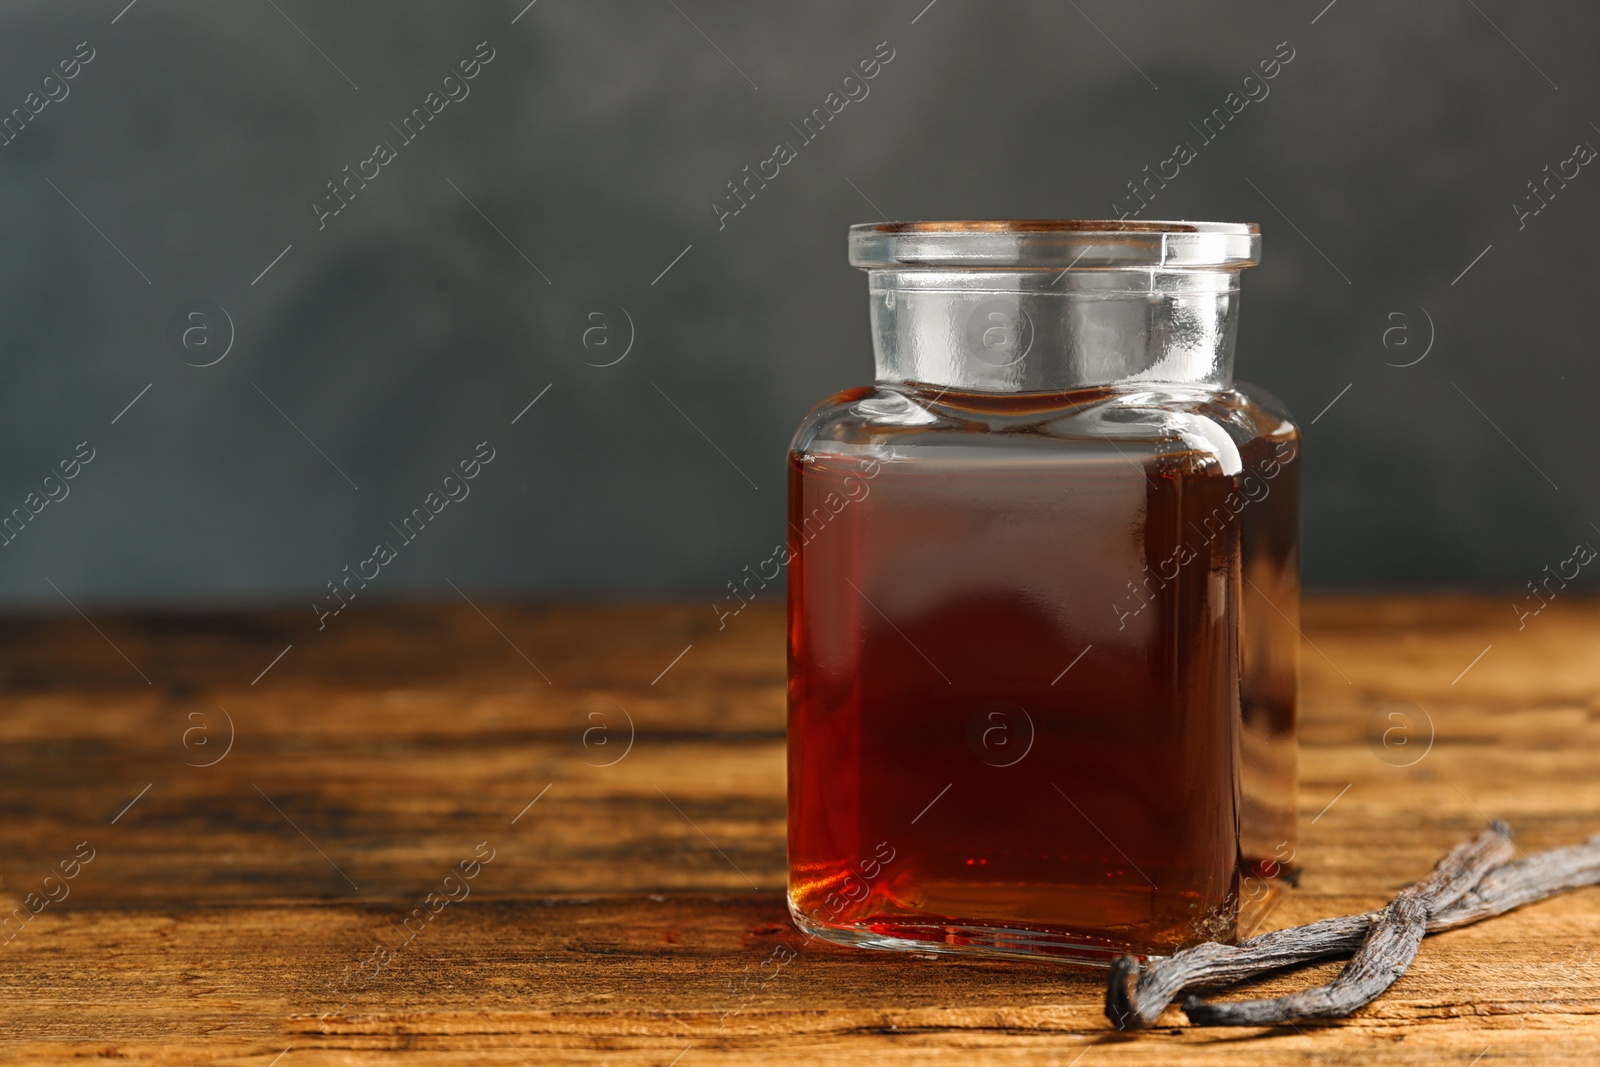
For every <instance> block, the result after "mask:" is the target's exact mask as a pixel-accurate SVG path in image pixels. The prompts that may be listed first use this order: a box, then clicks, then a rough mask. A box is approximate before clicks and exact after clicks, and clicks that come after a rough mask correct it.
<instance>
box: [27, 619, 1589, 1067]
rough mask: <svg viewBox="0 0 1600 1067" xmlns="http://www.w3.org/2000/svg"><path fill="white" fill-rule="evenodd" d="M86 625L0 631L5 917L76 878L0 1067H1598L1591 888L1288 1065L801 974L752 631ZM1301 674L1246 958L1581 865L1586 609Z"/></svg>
mask: <svg viewBox="0 0 1600 1067" xmlns="http://www.w3.org/2000/svg"><path fill="white" fill-rule="evenodd" d="M480 609H481V613H480ZM90 616H91V618H92V619H93V624H94V627H98V629H99V631H100V632H99V633H97V632H96V630H95V629H94V628H93V627H91V625H90V624H89V623H88V622H87V621H86V620H85V619H83V618H80V617H79V616H77V615H70V616H49V617H10V618H7V619H5V620H0V692H3V695H4V705H3V707H4V712H3V714H0V878H3V882H0V904H3V909H0V911H3V912H4V913H6V914H14V913H13V911H12V909H14V908H17V907H22V908H23V912H22V914H23V915H27V914H30V912H29V911H28V908H27V905H26V904H25V899H26V895H27V894H29V893H36V894H41V896H36V897H34V902H35V904H37V903H38V901H39V900H40V899H42V893H43V891H44V888H45V887H46V883H45V882H44V878H45V876H46V875H49V874H50V873H51V872H52V871H57V872H58V873H59V865H60V864H61V863H62V862H63V861H69V862H70V861H71V859H72V857H73V855H74V850H75V849H76V848H77V847H78V846H79V843H80V842H89V843H90V847H92V848H93V850H94V858H93V859H92V860H91V861H90V862H88V863H86V864H82V865H81V866H80V867H79V868H78V870H77V874H76V877H74V878H72V879H71V880H70V881H56V882H53V883H50V885H51V886H52V887H54V888H53V889H52V891H53V892H54V893H55V894H56V895H58V896H59V895H60V888H61V887H62V886H63V885H64V886H65V888H66V889H67V890H68V894H67V895H66V896H65V897H64V898H63V899H60V900H58V901H52V902H50V903H48V904H47V905H45V906H44V908H43V910H42V911H39V912H38V914H37V915H35V916H34V917H33V918H32V919H31V921H28V922H26V923H25V924H19V923H18V921H17V920H13V921H14V933H15V936H13V937H11V939H10V940H9V941H5V938H6V936H8V935H7V934H6V933H4V932H0V942H3V943H0V1062H6V1063H69V1062H82V1061H84V1060H86V1059H100V1058H106V1059H111V1060H118V1061H120V1060H121V1059H128V1060H132V1061H135V1062H148V1063H163V1064H167V1063H171V1064H200V1063H226V1064H261V1065H266V1064H270V1063H273V1062H274V1057H278V1056H280V1055H281V1056H282V1058H281V1059H279V1060H277V1062H278V1063H279V1064H280V1065H281V1067H294V1065H303V1064H333V1063H339V1064H346V1063H368V1062H379V1061H381V1060H383V1059H385V1058H398V1059H403V1060H404V1062H410V1063H417V1064H433V1063H441V1064H442V1063H449V1064H456V1063H461V1064H465V1063H490V1064H523V1063H532V1064H540V1065H543V1064H547V1063H588V1064H598V1063H608V1064H619V1065H646V1064H655V1065H666V1064H669V1063H672V1062H674V1057H680V1058H678V1059H677V1060H676V1062H677V1063H678V1064H679V1065H680V1067H697V1065H699V1064H706V1063H713V1062H716V1063H729V1064H733V1063H757V1062H758V1063H773V1064H789V1063H793V1064H801V1063H804V1064H808V1065H815V1064H816V1063H819V1062H822V1063H841V1064H855V1063H863V1064H864V1063H871V1064H873V1065H874V1067H882V1065H887V1064H893V1063H908V1064H909V1063H949V1064H957V1063H961V1064H969V1063H975V1062H982V1063H997V1064H1013V1063H1015V1064H1023V1063H1043V1064H1062V1065H1067V1064H1071V1063H1074V1062H1081V1063H1082V1064H1083V1065H1084V1067H1093V1065H1094V1064H1096V1063H1102V1062H1105V1063H1109V1062H1125V1063H1130V1064H1171V1063H1187V1062H1196V1063H1210V1062H1216V1063H1223V1062H1227V1063H1230V1064H1231V1063H1242V1064H1254V1063H1259V1064H1273V1065H1281V1064H1300V1063H1304V1064H1317V1063H1375V1062H1383V1063H1460V1064H1469V1063H1474V1062H1476V1063H1477V1064H1480V1065H1483V1067H1489V1065H1494V1064H1504V1063H1522V1062H1528V1063H1532V1062H1538V1063H1541V1064H1548V1063H1564V1062H1572V1063H1589V1062H1595V1061H1597V1060H1600V890H1592V889H1591V890H1583V891H1580V892H1577V893H1573V894H1569V895H1567V896H1564V897H1562V898H1559V899H1556V900H1552V901H1549V902H1546V903H1543V904H1539V905H1536V906H1533V907H1531V908H1528V909H1525V910H1524V911H1521V912H1518V913H1516V914H1513V915H1511V916H1507V917H1505V918H1502V919H1497V920H1492V921H1490V922H1488V923H1485V924H1483V925H1480V926H1476V927H1472V928H1468V929H1464V930H1459V931H1455V932H1452V933H1448V934H1444V935H1440V936H1438V937H1434V938H1430V939H1429V940H1428V941H1427V942H1426V943H1424V945H1423V947H1422V951H1421V953H1420V954H1419V956H1418V958H1417V961H1416V963H1415V964H1414V965H1413V967H1412V969H1411V971H1410V972H1409V973H1408V974H1407V975H1406V976H1405V977H1404V978H1403V979H1401V981H1400V982H1399V983H1398V984H1397V985H1396V986H1395V988H1394V989H1393V990H1392V991H1391V992H1390V993H1389V994H1388V995H1386V996H1385V997H1383V998H1382V999H1380V1000H1379V1001H1378V1002H1377V1003H1376V1004H1374V1005H1372V1006H1371V1007H1369V1008H1367V1009H1365V1010H1364V1011H1362V1012H1361V1013H1359V1014H1358V1015H1357V1016H1356V1017H1355V1018H1352V1019H1350V1020H1346V1021H1342V1022H1339V1023H1334V1024H1328V1025H1321V1026H1314V1027H1313V1026H1302V1027H1301V1028H1300V1029H1299V1030H1294V1029H1286V1030H1284V1031H1281V1032H1279V1031H1260V1030H1232V1029H1223V1030H1216V1031H1211V1030H1198V1029H1193V1028H1190V1027H1188V1026H1186V1025H1185V1024H1184V1023H1183V1020H1182V1016H1181V1014H1180V1013H1179V1012H1177V1011H1176V1010H1171V1011H1169V1013H1168V1014H1167V1015H1166V1016H1164V1017H1163V1020H1162V1022H1163V1024H1164V1025H1163V1027H1162V1028H1159V1029H1156V1030H1154V1031H1150V1032H1146V1033H1142V1034H1137V1035H1123V1034H1116V1033H1112V1032H1110V1031H1108V1029H1107V1027H1106V1024H1105V1020H1104V1018H1103V1017H1102V1016H1101V1013H1100V1001H1101V995H1102V982H1103V975H1102V973H1100V972H1093V971H1082V970H1077V969H1073V968H1068V967H1061V966H1054V965H1045V964H1039V965H1025V964H1016V963H1008V962H984V961H975V962H951V961H947V960H942V961H933V960H925V959H918V958H902V957H900V956H897V955H893V954H884V953H869V952H865V951H852V950H847V949H842V948H835V947H831V946H824V945H818V944H812V943H807V942H806V941H805V940H804V938H802V937H801V936H800V935H799V934H798V933H796V931H795V930H794V929H793V927H791V926H790V925H789V922H788V919H787V916H786V914H785V911H784V905H783V894H782V885H783V878H784V867H783V822H784V762H783V723H784V676H783V670H784V664H783V621H782V615H781V612H780V611H779V610H777V609H776V608H775V607H774V606H770V605H755V606H752V607H751V608H749V609H747V610H746V611H745V612H743V613H742V614H741V615H739V616H738V617H736V618H734V619H730V620H729V623H728V626H727V628H726V629H724V630H720V631H719V630H718V629H717V626H716V621H715V618H714V616H713V615H712V613H711V611H710V610H709V609H707V608H704V607H694V606H691V607H684V606H671V605H655V606H649V605H625V606H624V605H618V606H584V607H530V606H527V605H507V604H499V603H488V602H479V603H477V604H476V606H473V605H471V604H468V603H465V602H462V601H460V600H458V601H456V602H455V603H446V604H438V605H421V606H418V605H409V606H408V605H383V604H364V605H357V606H354V607H352V608H351V609H350V610H348V611H346V612H345V613H344V614H343V615H342V616H340V617H338V618H335V619H332V620H330V621H329V624H328V626H327V628H326V630H322V631H318V630H317V629H316V627H315V623H314V621H312V620H310V619H309V612H305V611H292V612H287V611H277V610H259V611H248V612H246V611H238V612H219V613H205V614H186V615H171V614H167V615H158V614H135V613H124V614H114V613H99V612H91V613H90ZM1306 636H1307V638H1308V641H1307V644H1306V645H1305V646H1304V648H1303V661H1302V662H1303V678H1304V687H1305V691H1304V706H1303V715H1304V726H1303V729H1302V767H1303V775H1302V789H1301V798H1300V799H1301V810H1302V813H1303V817H1302V842H1301V848H1300V859H1301V861H1302V863H1303V865H1304V879H1303V882H1302V885H1301V888H1300V889H1299V890H1296V891H1293V892H1291V893H1288V894H1286V895H1285V897H1284V898H1283V900H1282V901H1281V903H1280V904H1279V905H1278V907H1277V908H1276V910H1275V911H1273V912H1272V914H1271V915H1270V916H1269V917H1268V919H1267V925H1268V926H1273V927H1275V926H1284V925H1290V924H1292V923H1297V922H1304V921H1308V920H1311V919H1314V918H1318V917H1321V916H1324V915H1330V914H1334V913H1343V912H1350V911H1356V910H1361V909H1366V908H1371V907H1374V906H1376V905H1379V904H1381V903H1382V902H1383V901H1384V900H1385V899H1387V898H1388V897H1389V896H1390V895H1391V894H1392V893H1393V891H1394V890H1395V889H1396V888H1398V887H1399V886H1401V885H1404V884H1406V883H1407V882H1410V881H1413V880H1415V879H1416V878H1418V877H1420V876H1421V875H1422V874H1424V873H1425V872H1426V871H1427V870H1428V868H1429V867H1430V866H1431V864H1432V863H1433V861H1434V860H1435V859H1437V857H1438V856H1439V855H1440V854H1441V853H1442V852H1443V851H1444V850H1445V849H1446V848H1448V847H1449V846H1450V845H1452V844H1454V843H1455V842H1456V841H1458V840H1460V839H1462V838H1465V837H1467V836H1469V835H1470V834H1471V833H1472V832H1474V831H1475V830H1477V829H1478V828H1479V827H1481V825H1482V824H1483V823H1484V821H1485V820H1486V819H1487V818H1489V817H1499V818H1505V819H1507V820H1508V821H1510V822H1511V824H1512V826H1513V827H1514V828H1515V829H1516V831H1517V833H1518V842H1519V844H1520V845H1521V846H1522V847H1523V848H1524V849H1527V850H1533V849H1537V848H1544V847H1550V846H1554V845H1558V844H1565V843H1570V842H1575V841H1578V840H1581V839H1583V838H1585V837H1587V836H1588V835H1590V834H1592V833H1595V832H1596V831H1600V640H1597V639H1600V605H1597V604H1594V603H1587V602H1582V601H1576V600H1572V601H1559V602H1557V603H1555V604H1553V605H1551V606H1550V607H1549V608H1547V609H1546V610H1545V611H1544V612H1543V614H1541V615H1540V616H1538V617H1536V618H1533V619H1530V620H1529V621H1528V625H1527V627H1526V629H1524V630H1520V631H1519V630H1518V629H1517V628H1516V624H1515V618H1514V616H1513V613H1512V611H1511V609H1510V607H1509V606H1508V605H1507V604H1506V603H1503V602H1499V601H1495V602H1486V601H1473V600H1462V599H1339V600H1321V601H1313V602H1312V603H1311V604H1309V605H1308V610H1307V612H1306ZM290 645H292V648H290V650H289V651H288V652H287V653H286V654H285V655H284V656H283V658H282V659H281V660H278V661H277V662H276V663H275V664H274V665H273V666H272V667H271V669H270V670H268V671H267V672H266V673H265V675H263V676H261V677H260V679H259V681H255V682H254V684H252V680H254V679H256V678H257V676H258V675H260V674H261V672H262V670H263V668H266V667H267V666H268V664H269V663H271V662H272V661H273V658H274V657H275V656H277V655H278V653H279V652H281V651H282V650H283V649H284V648H285V646H290ZM1485 646H1491V647H1490V648H1489V651H1488V652H1487V653H1485V654H1484V655H1483V656H1482V658H1481V659H1478V660H1477V662H1476V663H1473V662H1472V661H1473V659H1474V657H1476V656H1478V655H1479V653H1480V652H1482V651H1483V650H1484V648H1485ZM685 648H688V651H687V652H686V653H684V654H683V656H682V658H681V659H677V660H676V662H674V658H675V657H677V656H678V655H679V653H683V652H684V650H685ZM1469 663H1472V666H1471V668H1470V670H1467V671H1466V673H1465V674H1462V673H1461V672H1462V671H1463V669H1464V668H1467V666H1468V664H1469ZM669 664H670V665H671V667H670V669H669V670H666V672H665V674H663V673H662V672H663V670H664V669H665V668H667V667H668V666H669ZM147 679H148V681H147ZM1400 702H1409V704H1402V703H1400ZM1390 710H1400V711H1402V712H1405V713H1407V714H1409V715H1410V716H1411V721H1412V723H1413V727H1412V728H1411V730H1410V732H1409V733H1405V734H1398V735H1397V734H1393V733H1391V735H1390V737H1389V741H1390V744H1389V745H1388V746H1387V747H1386V746H1385V745H1384V743H1383V732H1384V730H1386V729H1390V728H1391V727H1392V726H1393V725H1394V724H1395V722H1396V721H1397V720H1391V719H1388V718H1387V714H1388V711H1390ZM229 720H231V722H232V726H233V744H232V747H231V749H227V750H226V751H227V754H226V756H223V757H222V758H221V759H220V760H218V761H217V762H215V763H214V765H212V766H196V765H195V764H203V763H207V762H210V761H212V760H217V757H218V756H219V755H221V753H223V751H224V750H225V745H226V743H227V740H228V736H229V729H228V722H229ZM630 722H631V724H632V727H631V730H630V727H629V723H630ZM1430 723H1431V730H1430V725H1429V724H1430ZM186 731H187V734H186ZM1430 732H1431V734H1432V738H1431V747H1430V745H1429V740H1430V738H1429V736H1428V735H1429V733H1430ZM630 736H631V737H632V746H631V748H629V747H628V741H629V737H630ZM1402 739H1403V740H1404V741H1405V742H1406V745H1409V746H1412V747H1409V748H1407V747H1404V746H1400V745H1398V744H1397V742H1398V741H1400V740H1402ZM202 741H203V743H202ZM624 753H626V754H625V755H624ZM1418 756H1420V758H1416V757H1418ZM618 757H621V758H620V759H619V758H618ZM1413 760H1414V762H1412V761H1413ZM612 761H615V762H614V763H613V762H612ZM607 763H610V764H611V765H609V766H606V765H605V764H607ZM1405 763H1409V765H1407V766H1401V765H1398V764H1405ZM146 786H148V787H149V788H148V790H146ZM547 787H548V789H547ZM141 791H143V792H142V794H141ZM136 796H137V797H138V799H137V801H136V802H135V803H133V805H132V806H131V807H128V806H127V805H128V804H129V802H130V801H132V800H134V798H135V797H136ZM536 797H538V798H539V799H538V801H537V803H535V804H533V805H532V806H531V807H529V806H528V805H529V802H530V801H533V800H534V799H535V798H536ZM113 820H115V821H113ZM488 850H492V856H493V858H492V859H491V860H490V861H489V862H487V863H486V864H482V865H481V866H480V867H478V868H476V870H475V873H474V876H473V877H472V878H470V879H466V878H464V876H463V874H462V872H461V871H460V869H459V866H458V865H459V864H460V863H461V862H462V861H464V860H471V859H472V857H473V856H474V855H475V854H477V855H479V856H485V855H488V854H489V851H488ZM453 870H454V871H456V876H455V877H456V881H454V882H453V883H451V882H446V877H447V876H448V875H450V873H451V872H452V871H453ZM451 885H455V886H456V887H458V888H455V889H451V888H449V887H450V886H451ZM430 893H431V894H435V895H434V896H433V897H430V896H429V894H430ZM463 894H464V895H463ZM451 896H455V897H461V899H457V900H451V901H450V902H448V903H442V904H441V903H440V902H441V901H444V900H447V899H448V898H449V897H451ZM430 902H431V903H430ZM435 909H436V910H435ZM408 918H410V925H409V927H408V926H407V920H408ZM379 946H384V948H383V949H381V950H379V951H378V954H377V955H375V950H378V949H379ZM385 953H392V955H385ZM380 961H381V962H380ZM1334 966H1335V965H1333V964H1327V965H1322V966H1319V967H1316V968H1311V969H1309V970H1306V971H1303V972H1301V973H1300V974H1297V975H1294V976H1290V977H1275V978H1273V979H1270V980H1268V981H1265V982H1262V983H1260V984H1258V985H1255V986H1253V987H1251V989H1250V990H1249V991H1248V992H1249V994H1250V995H1257V996H1260V995H1275V994H1277V993H1281V992H1287V991H1289V990H1291V989H1293V988H1297V987H1299V986H1301V985H1305V984H1310V983H1313V982H1315V981H1320V980H1325V979H1326V978H1327V977H1328V976H1330V975H1331V974H1332V973H1333V970H1334ZM1167 1024H1170V1025H1167ZM286 1049H288V1050H289V1051H288V1052H287V1053H286V1054H285V1050H286ZM1480 1054H1481V1055H1480ZM1078 1057H1081V1060H1079V1059H1077V1058H1078ZM1475 1057H1478V1058H1477V1059H1476V1060H1475V1059H1474V1058H1475Z"/></svg>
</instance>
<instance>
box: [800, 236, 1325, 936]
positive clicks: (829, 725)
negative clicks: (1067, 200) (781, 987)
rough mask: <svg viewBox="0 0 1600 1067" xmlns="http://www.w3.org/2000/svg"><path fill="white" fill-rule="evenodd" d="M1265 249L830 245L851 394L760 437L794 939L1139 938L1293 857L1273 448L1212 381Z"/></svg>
mask: <svg viewBox="0 0 1600 1067" xmlns="http://www.w3.org/2000/svg"><path fill="white" fill-rule="evenodd" d="M1260 241H1261V239H1260V234H1259V230H1258V229H1257V227H1255V226H1254V225H1235V224H1219V223H1190V222H1170V223H1169V222H1071V221H1034V222H953V223H895V224H874V225H864V226H856V227H853V228H852V229H851V231H850V258H851V262H852V263H853V264H854V265H855V266H858V267H862V268H865V269H866V270H867V272H868V278H869V289H870V294H871V306H872V328H873V342H874V350H875V355H876V363H877V382H876V384H875V385H873V386H867V387H862V388H858V389H849V390H846V391H845V392H842V393H840V394H838V395H836V396H834V397H832V398H830V399H829V400H827V401H825V402H824V403H823V404H822V405H821V406H820V407H818V408H817V409H816V410H814V411H813V412H812V413H811V414H810V415H809V416H808V417H807V418H806V420H805V421H804V423H803V424H802V425H801V427H800V429H799V431H798V433H797V434H796V436H795V439H794V444H793V446H792V451H791V454H790V472H789V494H790V495H789V534H788V536H789V544H788V559H789V593H788V596H789V599H788V604H789V627H788V635H789V841H788V845H789V905H790V911H791V914H792V915H793V917H794V921H795V922H796V923H797V924H798V925H799V926H800V927H801V929H803V930H804V931H806V932H808V933H811V934H814V935H817V936H821V937H824V938H828V939H830V940H834V941H839V942H844V943H847V944H854V945H861V946H867V947H873V948H891V949H904V950H910V951H918V952H929V951H933V952H972V953H980V954H987V955H994V954H1002V955H1026V956H1055V957H1063V958H1067V959H1074V960H1080V961H1085V962H1105V961H1107V960H1108V959H1110V958H1111V957H1113V956H1116V955H1120V954H1125V953H1134V954H1140V955H1164V954H1167V953H1170V952H1172V951H1175V950H1177V949H1180V948H1183V947H1185V946H1188V945H1192V944H1196V943H1198V942H1201V941H1208V940H1222V941H1228V940H1232V939H1233V938H1234V937H1235V934H1236V929H1237V925H1238V920H1239V909H1240V903H1241V895H1243V896H1245V897H1246V898H1248V897H1250V895H1251V893H1252V892H1259V891H1260V887H1261V886H1262V885H1264V884H1267V883H1265V882H1263V880H1262V879H1263V877H1264V876H1271V875H1273V874H1275V873H1278V872H1279V871H1281V870H1282V869H1284V868H1283V865H1284V864H1286V863H1287V861H1288V860H1289V859H1291V858H1292V856H1293V849H1294V834H1295V827H1294V820H1295V668H1296V651H1297V644H1296V643H1297V640H1298V633H1297V625H1298V604H1299V560H1298V541H1299V528H1298V522H1299V453H1300V435H1299V431H1298V429H1297V428H1296V427H1295V425H1294V424H1293V423H1292V422H1291V421H1290V419H1289V417H1288V416H1287V415H1286V414H1285V413H1284V410H1283V408H1282V406H1281V405H1280V404H1279V403H1278V402H1277V401H1276V400H1274V399H1273V398H1272V397H1271V396H1269V395H1267V394H1266V393H1264V392H1262V391H1260V390H1257V389H1254V388H1251V387H1247V386H1243V385H1239V384H1235V383H1234V381H1233V378H1232V366H1233V350H1234V339H1235V333H1236V324H1237V308H1238V282H1239V272H1240V271H1241V270H1242V269H1243V268H1245V267H1248V266H1251V265H1253V264H1254V263H1255V262H1257V260H1258V258H1259V254H1260ZM1241 820H1242V822H1241Z"/></svg>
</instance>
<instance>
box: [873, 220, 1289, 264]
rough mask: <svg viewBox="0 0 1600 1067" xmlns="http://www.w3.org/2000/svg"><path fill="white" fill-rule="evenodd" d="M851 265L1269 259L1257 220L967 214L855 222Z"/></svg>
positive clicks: (1251, 261) (1245, 261)
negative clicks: (981, 216) (935, 218)
mask: <svg viewBox="0 0 1600 1067" xmlns="http://www.w3.org/2000/svg"><path fill="white" fill-rule="evenodd" d="M849 248H850V263H851V265H852V266H856V267H862V268H864V269H867V270H883V269H900V270H904V269H916V268H927V269H940V268H944V269H952V268H953V269H959V270H983V269H996V268H998V269H1011V270H1019V269H1021V270H1028V269H1040V270H1046V269H1055V270H1063V269H1073V270H1107V269H1111V270H1128V269H1140V268H1171V269H1197V270H1198V269H1220V270H1240V269H1243V268H1245V267H1250V266H1254V265H1255V264H1256V263H1258V262H1260V259H1261V227H1260V226H1258V225H1257V224H1256V223H1253V222H1197V221H1186V220H1174V221H1156V220H1144V219H963V220H955V221H928V222H868V223H859V224H857V225H854V226H851V227H850V237H849Z"/></svg>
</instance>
